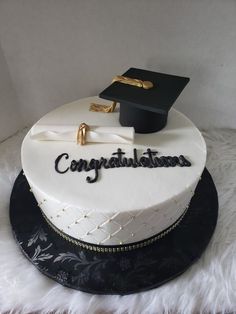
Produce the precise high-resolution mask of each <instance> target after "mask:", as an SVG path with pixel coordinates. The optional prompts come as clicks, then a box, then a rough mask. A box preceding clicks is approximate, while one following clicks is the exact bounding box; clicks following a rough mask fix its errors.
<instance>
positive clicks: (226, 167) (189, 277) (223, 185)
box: [0, 129, 236, 314]
mask: <svg viewBox="0 0 236 314" xmlns="http://www.w3.org/2000/svg"><path fill="white" fill-rule="evenodd" d="M25 133H26V130H24V131H22V132H20V133H18V134H17V135H15V136H13V137H12V138H10V139H8V140H7V141H5V142H4V143H2V144H0V312H1V313H3V312H5V311H14V310H15V311H16V312H17V313H29V312H33V311H41V312H42V313H48V312H49V311H55V313H62V312H67V313H79V314H83V313H120V314H121V313H135V314H139V313H150V314H152V313H170V312H171V313H172V312H173V313H177V312H178V313H188V314H189V313H209V312H211V313H217V312H234V311H236V130H226V129H224V130H222V129H219V130H211V131H207V132H204V133H203V134H204V136H205V139H206V141H207V146H208V152H209V153H208V163H207V167H208V169H209V171H210V172H211V174H212V176H213V178H214V181H215V184H216V186H217V190H218V193H219V205H220V208H219V220H218V224H217V227H216V231H215V234H214V236H213V239H212V241H211V242H210V245H209V246H208V248H207V250H206V252H205V253H204V254H203V256H202V258H201V259H200V260H199V261H198V262H197V263H196V264H195V265H193V266H192V267H191V268H190V269H189V270H188V271H187V272H186V273H184V274H183V275H182V276H180V277H179V278H177V279H175V280H173V281H171V282H169V283H167V284H165V285H164V286H162V287H160V288H158V289H155V290H151V291H148V292H145V293H140V294H134V295H129V296H123V297H121V296H98V295H90V294H86V293H82V292H78V291H74V290H70V289H67V288H64V287H62V286H60V285H59V284H57V283H55V282H53V281H52V280H50V279H48V278H46V277H44V276H43V275H42V274H41V273H39V272H38V270H37V269H35V267H34V266H32V265H31V263H30V262H29V261H28V260H26V258H25V257H24V256H23V255H22V254H21V252H20V251H19V249H18V247H17V245H16V243H15V241H14V239H13V237H12V233H11V228H10V224H9V218H8V206H9V198H10V193H11V189H12V186H13V183H14V180H15V178H16V176H17V174H18V172H19V171H20V169H21V164H20V146H21V142H22V139H23V137H24V135H25Z"/></svg>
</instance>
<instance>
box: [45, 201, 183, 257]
mask: <svg viewBox="0 0 236 314" xmlns="http://www.w3.org/2000/svg"><path fill="white" fill-rule="evenodd" d="M39 208H40V207H39ZM188 208H189V205H188V206H187V207H186V209H185V211H184V212H183V214H182V215H181V216H180V217H179V218H178V219H177V220H176V222H175V223H174V224H172V225H171V226H170V227H169V228H167V229H165V230H164V231H163V232H160V233H158V234H157V235H155V236H152V237H151V238H149V239H146V240H143V241H140V242H136V243H133V244H127V245H121V246H101V245H100V246H99V245H94V244H89V243H86V242H82V241H79V240H76V239H74V238H72V237H71V236H69V235H66V234H65V233H64V232H62V231H61V230H59V229H58V228H57V227H56V226H54V225H53V223H52V222H51V221H50V220H49V219H48V218H47V216H46V215H45V214H44V212H43V211H42V209H41V208H40V211H41V213H42V215H43V217H44V219H45V220H46V222H47V223H48V225H49V226H50V227H51V228H52V229H53V230H54V231H55V232H56V233H57V234H58V235H59V236H61V237H62V238H63V239H64V240H67V241H68V242H70V243H72V244H75V245H77V246H80V247H82V248H83V249H87V250H90V251H94V252H99V253H117V252H127V251H132V250H135V249H139V248H142V247H145V246H147V245H150V244H152V243H154V242H156V241H157V240H160V239H161V238H163V237H164V236H165V235H167V234H168V233H170V232H171V231H172V230H173V229H175V228H176V227H177V226H178V224H179V223H180V222H181V221H182V219H183V218H184V216H185V214H186V212H187V211H188Z"/></svg>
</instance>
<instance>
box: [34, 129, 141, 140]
mask: <svg viewBox="0 0 236 314" xmlns="http://www.w3.org/2000/svg"><path fill="white" fill-rule="evenodd" d="M78 128H79V127H78V126H76V125H42V124H36V125H34V126H33V127H32V129H31V131H30V136H31V138H32V139H34V140H38V141H65V142H76V141H77V134H78ZM134 133H135V132H134V128H132V127H105V126H89V130H88V131H87V132H86V142H89V143H123V144H132V143H133V140H134Z"/></svg>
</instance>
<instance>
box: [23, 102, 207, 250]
mask: <svg viewBox="0 0 236 314" xmlns="http://www.w3.org/2000/svg"><path fill="white" fill-rule="evenodd" d="M99 101H100V99H99V98H98V97H89V98H85V99H81V100H78V101H75V102H72V103H70V104H67V105H64V106H62V107H59V108H57V109H55V110H53V111H52V112H50V113H48V114H47V115H45V116H44V117H43V118H42V119H40V120H39V121H38V122H37V125H40V124H42V125H78V126H79V125H80V124H81V123H82V122H85V123H86V124H88V125H93V126H104V127H117V126H120V124H119V118H118V114H119V108H116V110H115V112H113V113H101V112H91V111H89V107H90V104H91V103H93V102H99ZM103 103H107V104H110V102H109V101H104V100H103ZM119 152H122V158H124V157H126V158H127V159H130V160H131V161H132V160H133V163H134V162H135V161H134V160H135V159H137V161H136V165H135V166H133V167H132V166H130V167H122V166H119V165H117V166H114V167H110V168H107V169H106V168H105V167H101V169H99V176H98V179H97V180H96V182H94V183H92V184H90V183H88V180H86V178H87V177H88V176H89V177H94V171H93V170H91V171H74V169H73V167H72V166H71V165H72V164H73V161H78V160H80V159H83V160H87V161H88V162H89V161H91V160H92V159H95V160H100V159H101V158H102V157H103V158H106V159H109V158H111V157H112V156H117V155H118V154H119ZM161 156H166V157H165V158H166V159H165V160H167V161H168V160H170V163H169V164H168V162H167V163H166V164H165V163H164V164H162V166H156V167H155V166H154V162H155V160H154V161H153V160H152V159H155V157H160V158H159V160H162V159H161ZM180 156H182V157H180ZM143 157H146V159H144V158H143ZM21 158H22V166H23V171H24V174H25V176H26V178H27V180H28V183H29V185H30V187H31V191H32V193H33V194H34V196H35V198H36V200H37V202H38V206H39V207H40V209H41V211H42V213H43V215H44V216H45V218H46V220H47V222H48V223H49V224H50V225H51V226H52V227H53V228H54V229H55V230H56V231H58V232H59V233H60V234H61V235H62V236H64V237H65V238H67V239H68V240H70V241H72V242H73V241H74V242H75V243H76V244H79V245H84V244H86V245H98V246H123V245H134V247H135V245H136V244H137V243H140V242H144V243H145V241H148V240H149V239H154V240H157V239H158V238H160V237H162V236H164V235H165V234H166V233H168V232H170V231H171V230H172V229H173V228H174V227H175V226H176V225H177V224H178V223H179V222H180V221H181V218H182V217H183V215H184V213H185V212H186V210H187V208H188V204H189V203H190V201H191V198H192V197H193V194H194V191H195V188H196V186H197V183H198V181H199V180H200V178H201V174H202V172H203V170H204V167H205V163H206V145H205V141H204V139H203V137H202V135H201V133H200V131H199V130H198V129H197V128H196V127H195V126H194V124H193V123H192V122H191V121H190V120H189V119H188V118H186V117H185V116H184V115H183V114H182V113H180V112H178V111H176V110H174V109H171V110H170V112H169V116H168V123H167V125H166V126H165V128H163V129H162V130H161V131H159V132H155V133H149V134H135V138H134V142H133V144H130V145H129V144H111V143H110V144H107V143H103V144H102V143H86V145H77V144H76V143H75V142H63V141H39V140H34V139H32V138H31V136H30V132H29V133H28V134H27V135H26V137H25V139H24V141H23V144H22V151H21ZM58 158H59V159H58ZM178 158H179V159H178ZM181 158H182V159H181ZM56 160H57V161H58V160H60V166H59V167H60V169H61V171H60V172H58V171H56V168H55V161H56ZM163 160H164V159H163ZM177 160H187V161H188V163H186V165H187V166H183V164H181V163H178V162H177ZM138 163H139V164H138ZM152 163H153V164H152ZM137 164H138V165H142V166H137ZM67 170H68V171H67ZM137 246H138V245H137Z"/></svg>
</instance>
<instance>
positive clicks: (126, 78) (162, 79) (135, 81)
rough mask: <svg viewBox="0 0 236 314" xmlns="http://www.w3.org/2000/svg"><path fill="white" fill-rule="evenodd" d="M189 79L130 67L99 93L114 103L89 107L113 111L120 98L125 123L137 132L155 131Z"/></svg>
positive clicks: (121, 113)
mask: <svg viewBox="0 0 236 314" xmlns="http://www.w3.org/2000/svg"><path fill="white" fill-rule="evenodd" d="M188 82H189V78H186V77H180V76H175V75H170V74H164V73H158V72H153V71H147V70H141V69H137V68H130V69H129V70H128V71H126V72H125V73H124V74H123V75H122V76H116V77H115V78H114V80H113V82H112V84H111V85H110V86H108V87H107V88H106V89H105V90H104V91H102V92H101V93H100V94H99V97H101V98H104V99H107V100H112V101H113V103H112V105H111V106H105V105H97V104H92V105H91V107H90V110H92V111H103V112H112V111H114V109H115V106H116V103H117V102H119V103H120V117H119V121H120V124H121V125H122V126H133V127H134V129H135V132H137V133H152V132H156V131H159V130H161V129H162V128H163V127H164V126H165V125H166V123H167V117H168V112H169V110H170V108H171V107H172V105H173V104H174V102H175V100H176V99H177V98H178V96H179V95H180V93H181V92H182V90H183V89H184V87H185V86H186V85H187V83H188Z"/></svg>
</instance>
